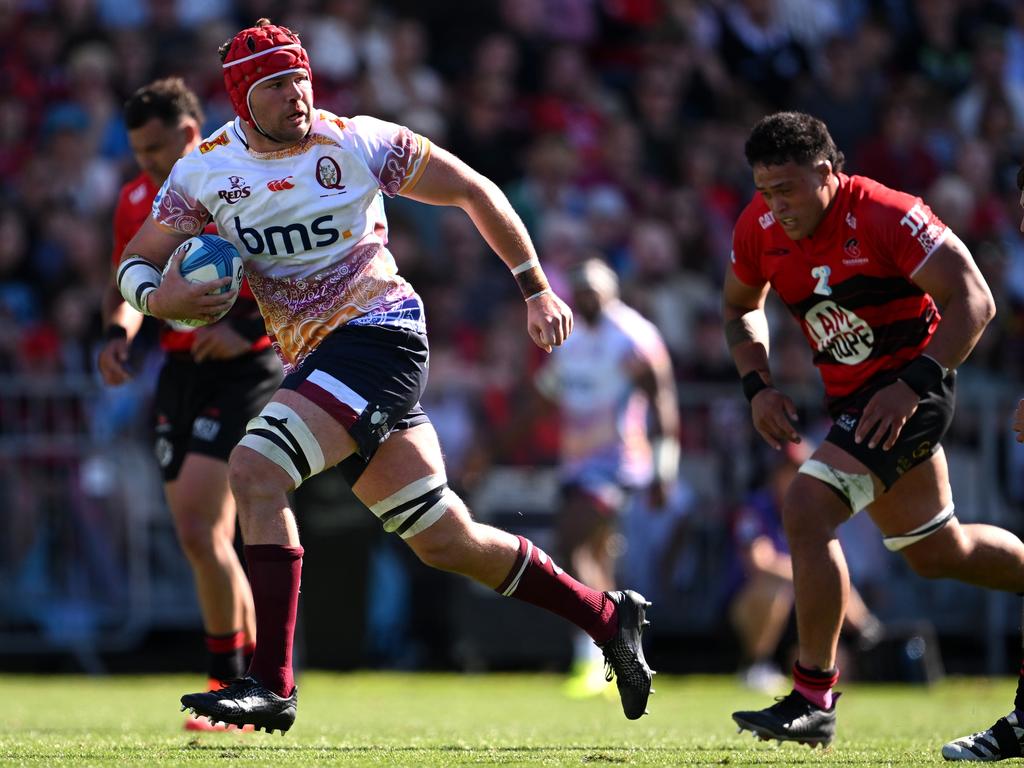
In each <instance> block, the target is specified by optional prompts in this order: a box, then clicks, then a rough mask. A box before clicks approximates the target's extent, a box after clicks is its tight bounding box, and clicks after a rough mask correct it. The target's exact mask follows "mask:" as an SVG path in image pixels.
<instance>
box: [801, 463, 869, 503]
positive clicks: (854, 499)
mask: <svg viewBox="0 0 1024 768" xmlns="http://www.w3.org/2000/svg"><path fill="white" fill-rule="evenodd" d="M799 471H800V473H801V474H804V475H810V476H811V477H814V478H817V479H818V480H821V482H823V483H827V484H828V485H831V486H832V487H833V488H836V489H837V490H838V491H839V492H840V493H841V494H842V495H843V496H844V497H845V498H846V501H847V502H848V503H849V505H850V509H851V510H852V511H853V513H854V514H856V513H858V512H860V511H861V510H862V509H864V507H866V506H867V505H868V504H870V503H871V502H872V501H874V500H875V485H874V483H873V482H872V481H871V475H858V474H856V473H854V472H844V471H842V470H841V469H836V468H835V467H830V466H829V465H828V464H826V463H824V462H822V461H818V460H817V459H808V460H807V461H805V462H804V463H803V464H801V465H800V470H799Z"/></svg>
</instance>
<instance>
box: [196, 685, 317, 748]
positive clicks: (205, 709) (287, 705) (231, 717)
mask: <svg viewBox="0 0 1024 768" xmlns="http://www.w3.org/2000/svg"><path fill="white" fill-rule="evenodd" d="M298 690H299V689H298V688H293V689H292V695H291V696H289V697H288V698H282V697H280V696H278V695H277V694H276V693H274V692H273V691H270V690H268V689H267V688H264V687H263V686H262V685H260V683H259V682H257V681H256V680H255V679H254V678H251V677H242V678H239V679H238V680H233V681H232V682H231V684H230V685H229V686H227V687H226V688H221V689H220V690H219V691H206V692H205V693H188V694H185V695H184V696H182V697H181V708H182V710H186V709H190V710H192V713H193V714H194V715H195V716H196V717H200V716H203V717H208V718H209V719H210V722H211V723H216V722H218V721H219V722H222V723H228V724H230V725H237V726H238V727H239V728H241V727H242V726H243V725H252V726H253V727H254V728H255V729H256V730H257V731H259V730H261V729H262V730H265V731H266V732H267V733H273V732H274V731H280V732H281V734H282V735H283V734H284V732H285V731H287V730H288V729H289V728H291V727H292V723H294V722H295V708H296V707H297V706H298Z"/></svg>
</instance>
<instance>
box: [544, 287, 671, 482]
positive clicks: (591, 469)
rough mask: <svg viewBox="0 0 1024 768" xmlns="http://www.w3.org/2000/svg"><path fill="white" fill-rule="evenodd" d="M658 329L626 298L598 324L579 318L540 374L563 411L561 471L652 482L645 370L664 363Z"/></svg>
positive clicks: (576, 478)
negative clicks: (641, 379) (641, 383)
mask: <svg viewBox="0 0 1024 768" xmlns="http://www.w3.org/2000/svg"><path fill="white" fill-rule="evenodd" d="M667 359H668V351H667V350H666V349H665V345H664V343H663V342H662V340H661V336H660V335H659V334H658V331H657V329H656V328H655V327H654V325H652V324H651V323H650V322H648V321H647V320H646V319H644V318H643V316H641V315H640V313H638V312H636V311H635V310H633V309H631V308H630V307H628V306H626V305H625V304H623V303H622V302H620V301H614V302H611V303H610V304H608V305H607V306H605V308H604V310H603V311H602V314H601V319H600V321H599V322H598V324H597V325H596V326H591V325H588V324H587V323H584V322H582V321H581V322H578V323H576V325H575V326H574V327H573V331H572V334H571V335H570V336H569V338H568V339H566V341H565V343H564V344H563V345H562V346H560V347H558V348H556V349H555V351H554V352H553V353H552V355H551V357H550V359H549V361H548V363H547V365H545V366H544V368H542V369H541V370H540V372H539V373H538V374H537V386H538V388H539V389H540V390H541V392H543V393H544V394H545V396H547V397H548V398H549V399H550V400H552V401H553V402H555V403H558V405H559V408H560V411H561V440H562V446H561V473H562V477H563V480H564V481H566V482H577V483H580V484H582V485H584V486H588V485H591V484H598V483H599V482H600V481H601V480H602V479H603V480H604V481H608V480H611V481H613V482H616V483H619V484H621V485H623V486H627V487H639V486H642V485H646V484H648V483H650V482H651V478H652V477H653V474H654V465H653V459H652V456H651V445H650V441H649V440H648V438H647V409H648V406H649V404H648V402H647V396H646V395H645V394H644V393H643V392H642V391H641V390H639V389H638V388H637V385H636V381H637V378H638V376H639V374H640V373H641V372H642V371H643V370H645V369H646V368H648V367H651V366H653V365H664V362H663V361H665V360H667Z"/></svg>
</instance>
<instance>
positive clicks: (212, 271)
mask: <svg viewBox="0 0 1024 768" xmlns="http://www.w3.org/2000/svg"><path fill="white" fill-rule="evenodd" d="M178 253H180V254H182V257H181V265H180V269H181V275H182V277H184V278H185V279H186V280H188V281H189V282H191V283H208V282H210V281H212V280H219V279H220V278H222V277H230V278H231V283H230V284H228V285H226V286H224V287H223V288H218V289H216V293H224V292H225V291H235V295H236V297H237V295H238V289H239V288H240V287H241V285H242V276H243V272H244V267H243V266H242V257H241V256H240V255H239V253H238V250H237V249H236V248H235V246H233V245H232V244H231V243H229V242H228V241H227V240H225V239H224V238H223V237H217V235H198V236H197V237H192V238H189V239H188V240H186V241H185V242H184V243H182V244H181V245H179V246H178V247H177V248H175V249H174V253H172V254H171V256H172V257H173V256H174V254H178ZM170 267H171V262H170V260H168V262H167V266H165V267H164V274H165V275H166V274H167V270H168V269H170ZM228 311H230V307H229V308H228V309H227V310H225V311H224V312H222V313H221V314H220V315H219V316H218V317H216V318H215V319H213V320H198V319H196V320H168V321H167V324H168V325H170V326H171V327H172V328H174V329H175V330H176V331H194V330H195V329H196V328H200V327H202V326H204V325H209V324H210V323H215V322H217V320H220V319H221V318H222V317H224V315H226V314H227V313H228Z"/></svg>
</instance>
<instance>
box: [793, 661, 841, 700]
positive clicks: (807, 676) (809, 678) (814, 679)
mask: <svg viewBox="0 0 1024 768" xmlns="http://www.w3.org/2000/svg"><path fill="white" fill-rule="evenodd" d="M838 682H839V668H838V667H837V668H835V669H827V670H824V671H822V670H820V669H808V668H807V667H805V666H803V665H801V664H800V662H799V661H798V662H796V663H795V664H794V665H793V690H794V691H796V692H797V693H799V694H800V695H801V696H803V697H804V698H805V699H807V700H808V701H809V702H811V703H812V704H814V706H816V707H818V708H820V709H831V708H832V699H833V698H834V697H833V696H832V687H833V686H834V685H835V684H836V683H838Z"/></svg>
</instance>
